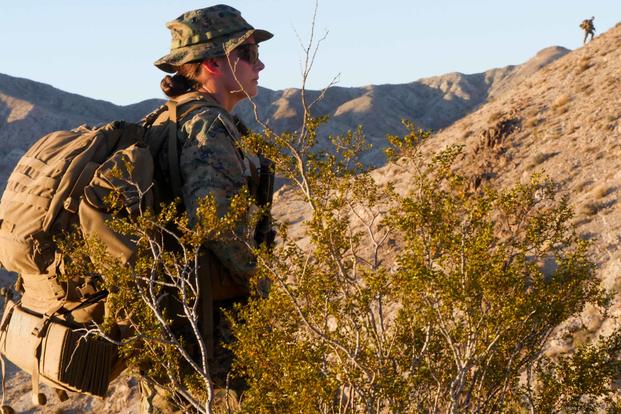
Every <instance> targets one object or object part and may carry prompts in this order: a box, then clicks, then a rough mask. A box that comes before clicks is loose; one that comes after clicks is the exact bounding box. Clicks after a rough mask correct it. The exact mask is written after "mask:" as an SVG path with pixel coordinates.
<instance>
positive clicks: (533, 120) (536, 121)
mask: <svg viewBox="0 0 621 414" xmlns="http://www.w3.org/2000/svg"><path fill="white" fill-rule="evenodd" d="M543 121H544V118H540V117H539V116H537V115H533V116H531V117H530V118H528V119H527V120H526V121H524V126H525V127H527V128H534V127H536V126H538V125H541V123H542V122H543Z"/></svg>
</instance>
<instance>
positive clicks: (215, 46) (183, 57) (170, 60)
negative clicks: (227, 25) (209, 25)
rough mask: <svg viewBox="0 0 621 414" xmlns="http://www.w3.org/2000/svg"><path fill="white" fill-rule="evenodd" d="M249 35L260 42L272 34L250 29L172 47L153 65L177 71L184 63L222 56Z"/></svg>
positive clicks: (173, 71) (164, 69) (165, 69)
mask: <svg viewBox="0 0 621 414" xmlns="http://www.w3.org/2000/svg"><path fill="white" fill-rule="evenodd" d="M250 37H253V38H254V40H255V41H256V42H257V43H261V42H264V41H266V40H268V39H271V38H272V37H274V35H273V34H272V33H270V32H268V31H267V30H261V29H251V30H247V31H245V32H242V33H241V34H236V35H233V36H228V37H223V38H222V39H215V40H214V41H213V42H209V43H199V44H196V45H191V46H184V47H180V48H177V49H174V50H172V51H171V52H170V53H168V54H167V55H165V56H162V57H161V58H159V59H158V60H156V61H155V62H154V65H155V66H156V67H157V68H158V69H160V70H163V71H164V72H167V73H175V72H177V68H178V67H179V66H180V65H183V64H184V63H188V62H195V61H200V60H203V59H209V58H214V57H219V56H224V55H226V54H227V53H230V52H231V51H232V50H233V49H235V48H236V47H237V46H239V45H241V44H242V43H244V42H245V41H246V39H248V38H250Z"/></svg>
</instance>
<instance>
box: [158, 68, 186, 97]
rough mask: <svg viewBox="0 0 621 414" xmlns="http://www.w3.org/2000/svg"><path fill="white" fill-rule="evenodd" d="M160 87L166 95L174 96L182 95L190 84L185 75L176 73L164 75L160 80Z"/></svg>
mask: <svg viewBox="0 0 621 414" xmlns="http://www.w3.org/2000/svg"><path fill="white" fill-rule="evenodd" d="M160 88H162V91H163V92H164V93H165V94H166V96H169V97H171V98H174V97H175V96H179V95H183V94H184V93H186V92H187V91H189V90H190V89H191V84H190V82H189V81H188V79H187V78H186V77H185V76H183V75H179V74H178V73H177V74H175V75H174V76H170V75H166V76H164V78H163V79H162V81H161V82H160Z"/></svg>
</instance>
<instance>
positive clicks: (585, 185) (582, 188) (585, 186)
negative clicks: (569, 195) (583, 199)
mask: <svg viewBox="0 0 621 414" xmlns="http://www.w3.org/2000/svg"><path fill="white" fill-rule="evenodd" d="M591 184H593V181H591V180H585V181H583V182H581V183H580V184H578V185H577V186H576V188H575V189H574V192H577V193H582V192H584V191H585V190H586V189H588V188H589V186H590V185H591Z"/></svg>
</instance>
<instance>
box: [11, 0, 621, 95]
mask: <svg viewBox="0 0 621 414" xmlns="http://www.w3.org/2000/svg"><path fill="white" fill-rule="evenodd" d="M3 3H4V4H2V6H1V7H0V44H1V45H2V55H1V57H0V73H4V74H8V75H12V76H18V77H24V78H28V79H32V80H36V81H39V82H44V83H48V84H51V85H53V86H55V87H57V88H60V89H63V90H65V91H69V92H74V93H78V94H81V95H85V96H88V97H91V98H97V99H104V100H107V101H111V102H114V103H117V104H130V103H135V102H138V101H140V100H143V99H148V98H156V97H162V95H161V92H160V90H159V81H160V79H161V78H162V75H163V72H160V71H158V70H157V69H155V68H154V67H153V65H152V62H153V61H154V60H156V59H158V58H159V57H161V56H162V55H164V54H166V53H167V51H168V48H169V45H170V35H169V32H168V30H167V29H166V28H165V23H166V22H167V21H169V20H172V19H174V18H176V17H177V16H179V15H180V14H182V13H183V12H185V11H187V10H192V9H195V8H201V7H206V6H209V5H213V4H217V3H216V2H205V1H195V0H187V1H173V0H122V1H121V0H106V1H94V0H11V1H8V0H3ZM227 4H230V5H231V6H233V7H236V8H238V9H239V10H241V11H242V15H243V16H244V17H245V18H246V19H247V20H248V21H249V22H250V23H251V24H253V25H254V26H255V27H259V28H264V29H267V30H270V31H271V32H272V33H274V34H275V37H274V38H273V39H272V40H270V41H268V42H266V43H264V44H263V45H262V47H261V58H262V60H263V61H264V62H265V64H266V69H265V70H264V71H263V72H262V74H261V81H260V84H261V85H262V86H265V87H268V88H271V89H284V88H288V87H298V86H299V85H300V79H301V78H300V61H301V59H302V57H303V54H302V50H301V48H300V45H299V40H298V38H297V36H296V32H297V33H298V34H299V35H300V37H302V39H304V40H306V39H307V38H308V34H309V29H310V21H311V17H312V12H313V8H314V4H315V2H314V0H234V1H228V2H227ZM590 16H595V27H596V28H597V33H596V34H599V33H602V32H604V31H606V30H608V29H609V28H611V27H612V26H614V25H615V24H616V23H617V22H619V21H621V1H619V0H582V1H578V0H547V1H546V0H521V1H511V2H508V1H501V0H470V1H466V0H425V1H420V0H383V1H378V0H320V2H319V10H318V17H317V27H316V29H317V31H318V32H319V33H320V34H321V33H323V32H325V31H328V37H327V38H326V40H325V41H324V42H323V44H322V45H321V47H320V50H319V54H318V56H317V62H316V65H315V68H314V70H313V72H312V74H311V77H310V79H309V84H308V87H309V88H310V89H319V88H321V87H323V86H325V85H326V84H327V83H328V82H329V81H330V79H332V77H333V76H335V75H337V74H339V73H340V81H339V85H340V86H363V85H368V84H382V83H406V82H411V81H414V80H417V79H420V78H422V77H427V76H434V75H441V74H443V73H447V72H452V71H459V72H463V73H475V72H481V71H484V70H487V69H490V68H493V67H500V66H505V65H509V64H519V63H522V62H524V61H526V60H527V59H529V58H530V57H532V56H533V55H534V54H535V53H537V52H538V51H539V50H541V49H543V48H545V47H548V46H553V45H559V46H564V47H567V48H569V49H575V48H577V47H580V46H581V45H582V31H581V29H580V28H579V27H578V25H579V24H580V21H581V20H582V19H584V18H587V17H590Z"/></svg>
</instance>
